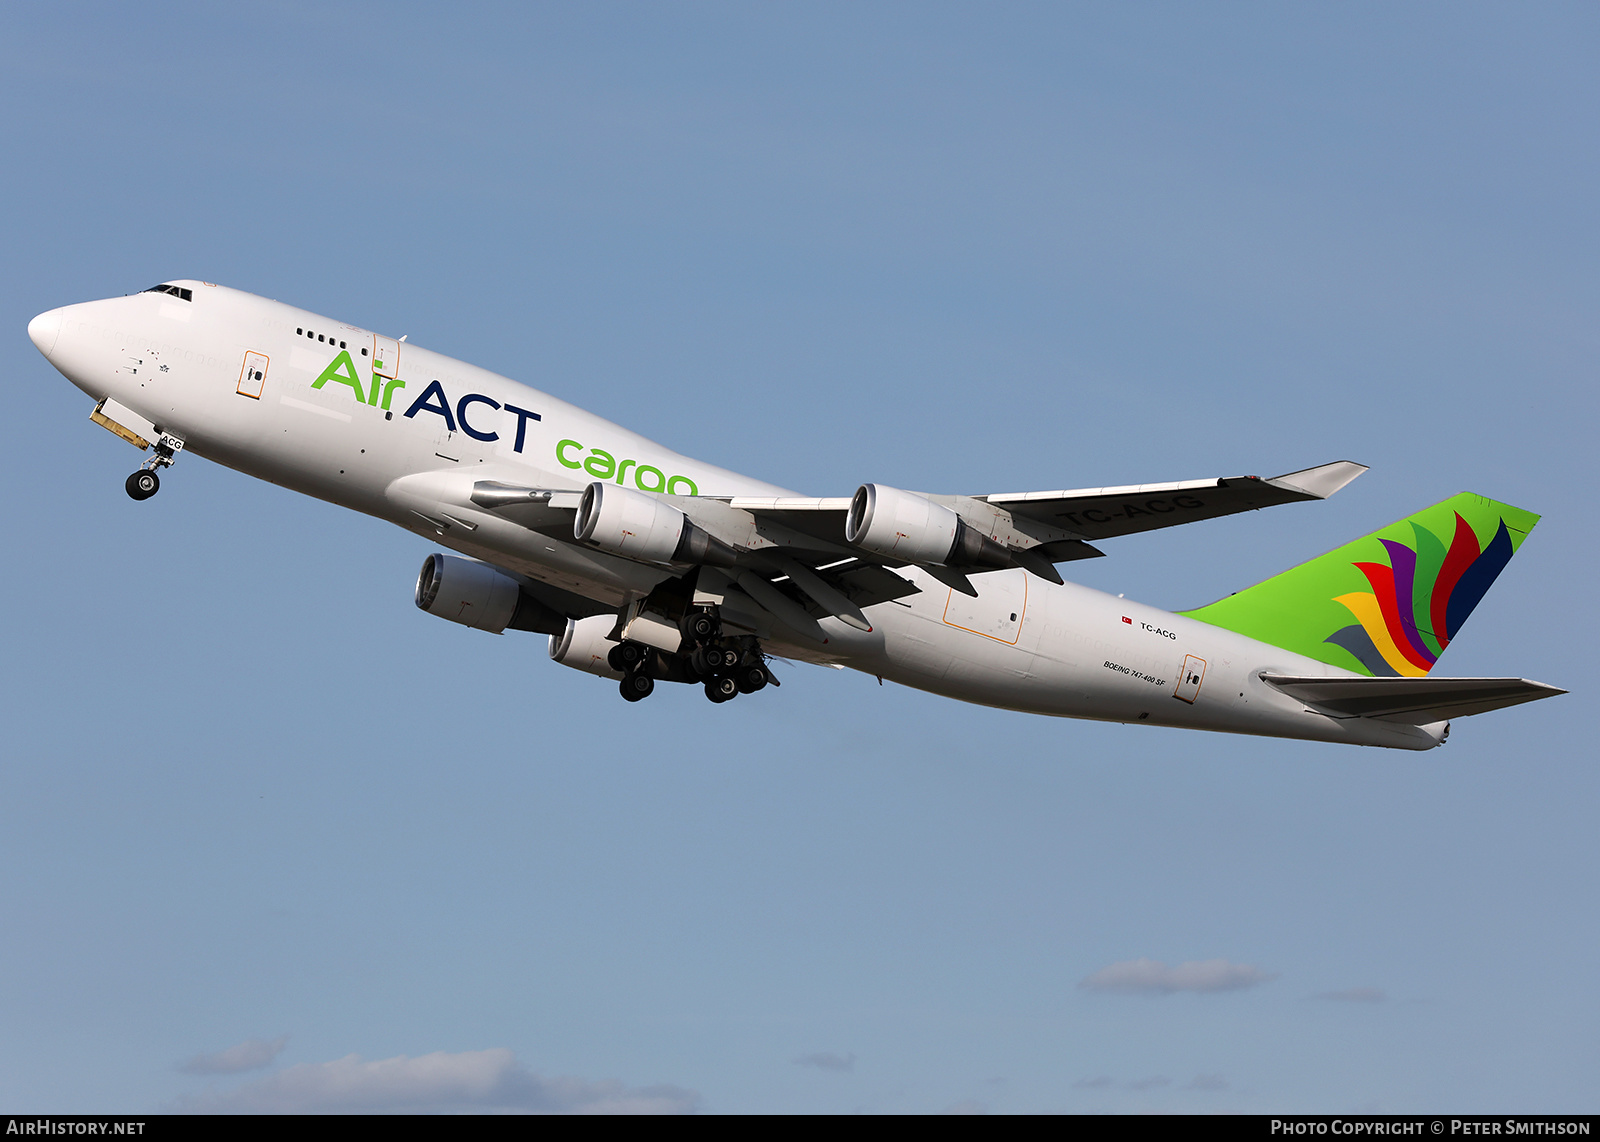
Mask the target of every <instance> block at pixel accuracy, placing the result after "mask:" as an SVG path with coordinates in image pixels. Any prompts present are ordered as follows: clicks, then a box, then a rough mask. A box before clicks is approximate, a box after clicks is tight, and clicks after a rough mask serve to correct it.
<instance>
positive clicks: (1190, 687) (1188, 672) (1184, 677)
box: [1172, 654, 1206, 704]
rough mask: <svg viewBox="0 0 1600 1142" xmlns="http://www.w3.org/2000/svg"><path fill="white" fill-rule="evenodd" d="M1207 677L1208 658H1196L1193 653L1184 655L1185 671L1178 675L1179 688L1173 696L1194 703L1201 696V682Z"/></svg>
mask: <svg viewBox="0 0 1600 1142" xmlns="http://www.w3.org/2000/svg"><path fill="white" fill-rule="evenodd" d="M1205 679H1206V660H1205V659H1203V658H1196V657H1195V656H1194V655H1192V654H1186V655H1184V656H1183V673H1182V674H1180V675H1179V676H1178V688H1177V689H1176V690H1174V691H1173V692H1172V696H1173V697H1174V698H1177V699H1178V700H1179V701H1183V702H1188V703H1190V704H1193V702H1194V700H1195V699H1196V698H1198V697H1199V696H1200V683H1202V682H1204V681H1205Z"/></svg>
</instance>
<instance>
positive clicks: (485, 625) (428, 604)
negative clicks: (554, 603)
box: [416, 554, 567, 634]
mask: <svg viewBox="0 0 1600 1142" xmlns="http://www.w3.org/2000/svg"><path fill="white" fill-rule="evenodd" d="M416 599H417V606H418V607H420V608H421V609H422V610H424V611H427V612H428V613H429V614H430V615H438V616H439V617H440V618H441V619H449V620H450V621H451V622H453V623H460V624H461V625H462V626H464V627H471V628H472V629H473V630H486V631H489V632H490V633H491V634H501V633H503V632H504V631H505V629H506V628H507V627H510V628H512V629H513V630H531V631H537V632H539V633H541V634H551V633H553V632H556V631H560V630H563V629H564V628H565V625H566V621H567V618H566V616H565V615H563V614H560V613H558V612H556V611H554V610H552V609H551V608H550V607H547V606H545V605H544V604H543V603H541V602H540V601H539V600H538V599H535V598H534V597H533V596H532V595H530V594H528V593H527V592H526V591H524V590H523V589H522V585H521V584H520V583H518V582H517V581H516V580H515V579H513V578H512V577H511V576H509V575H507V574H505V573H504V572H501V571H496V570H495V569H494V568H493V567H490V566H489V565H488V564H487V563H479V562H478V561H477V560H476V559H463V558H461V557H460V556H458V555H439V554H434V555H430V556H428V558H426V559H425V560H423V561H422V570H421V571H420V572H418V574H417V594H416Z"/></svg>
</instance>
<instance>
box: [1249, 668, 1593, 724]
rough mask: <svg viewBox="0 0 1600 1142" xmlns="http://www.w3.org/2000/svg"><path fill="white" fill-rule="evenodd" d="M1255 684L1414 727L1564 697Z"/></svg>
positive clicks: (1319, 680)
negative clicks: (1543, 699) (1541, 699)
mask: <svg viewBox="0 0 1600 1142" xmlns="http://www.w3.org/2000/svg"><path fill="white" fill-rule="evenodd" d="M1261 680H1262V681H1263V682H1265V683H1266V684H1267V685H1269V686H1271V687H1273V688H1274V689H1276V690H1281V691H1282V692H1283V693H1285V694H1287V695H1289V697H1291V698H1297V699H1299V700H1300V701H1302V702H1304V703H1305V704H1306V705H1308V706H1315V707H1316V708H1317V709H1319V710H1322V711H1323V712H1325V713H1328V714H1332V715H1333V716H1334V717H1339V718H1383V719H1385V720H1386V721H1391V722H1409V723H1410V724H1412V725H1415V726H1422V725H1427V724H1428V723H1429V722H1442V721H1444V720H1446V719H1447V718H1464V717H1466V716H1467V715H1468V714H1482V713H1484V712H1485V711H1488V710H1498V709H1501V708H1503V707H1505V706H1517V705H1521V704H1522V703H1523V702H1536V701H1538V700H1539V699H1540V698H1553V697H1555V696H1556V695H1557V694H1565V693H1566V691H1565V690H1561V689H1558V688H1557V687H1555V686H1546V685H1545V684H1544V683H1543V682H1530V681H1528V680H1527V679H1526V678H1327V677H1315V676H1312V677H1302V676H1298V675H1291V674H1262V675H1261Z"/></svg>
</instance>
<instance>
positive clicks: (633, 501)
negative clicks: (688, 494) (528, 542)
mask: <svg viewBox="0 0 1600 1142" xmlns="http://www.w3.org/2000/svg"><path fill="white" fill-rule="evenodd" d="M572 535H573V538H575V539H577V540H578V541H579V542H581V543H592V544H594V545H595V546H596V547H598V548H600V549H601V550H603V551H610V552H613V553H615V554H617V555H626V556H627V557H628V558H630V559H644V560H648V561H650V562H652V563H712V564H715V565H717V566H719V567H732V566H733V565H734V564H735V563H737V562H738V555H737V553H736V552H735V551H734V550H733V549H732V548H731V547H729V546H728V545H727V544H725V543H723V542H722V541H721V540H718V539H715V538H713V537H712V536H710V535H708V534H707V533H706V532H705V530H704V529H703V528H699V527H696V526H695V525H694V522H693V521H692V520H690V519H689V517H688V516H686V515H684V514H683V513H682V512H681V511H679V510H678V509H677V508H675V507H673V506H672V505H671V504H669V503H667V502H666V501H665V500H663V499H661V498H660V497H659V496H653V495H651V494H650V493H648V492H636V491H634V490H633V489H632V488H624V487H622V486H620V485H618V484H606V483H602V482H601V481H599V480H596V481H595V482H594V483H592V484H590V485H589V486H588V487H587V488H585V489H583V499H582V500H580V501H579V502H578V514H577V515H576V516H575V517H574V518H573V521H572Z"/></svg>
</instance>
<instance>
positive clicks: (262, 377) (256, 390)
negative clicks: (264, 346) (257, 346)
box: [234, 352, 267, 400]
mask: <svg viewBox="0 0 1600 1142" xmlns="http://www.w3.org/2000/svg"><path fill="white" fill-rule="evenodd" d="M266 383H267V355H266V354H265V353H256V352H249V353H246V354H245V355H244V367H243V368H241V369H240V370H239V387H238V388H237V389H235V390H234V391H235V392H237V393H238V394H239V395H240V396H242V397H254V398H255V399H256V400H260V399H261V390H262V389H263V388H264V387H265V386H266Z"/></svg>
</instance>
